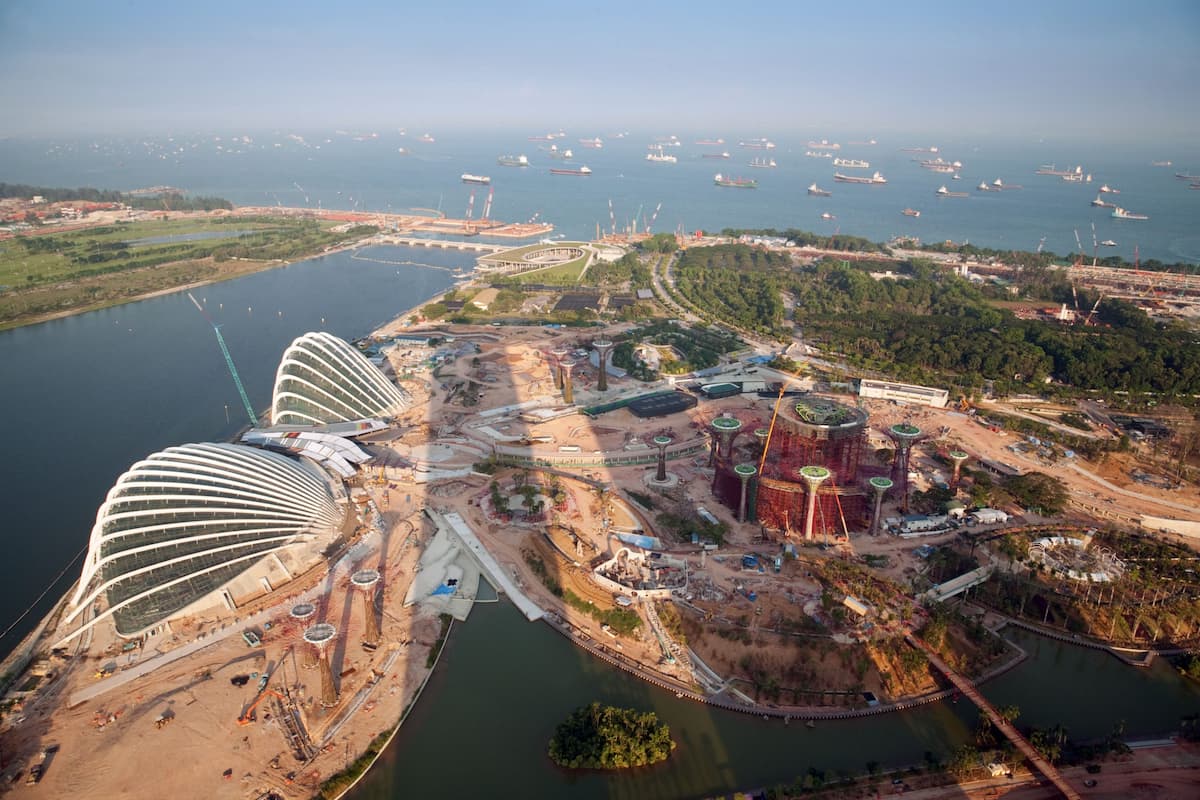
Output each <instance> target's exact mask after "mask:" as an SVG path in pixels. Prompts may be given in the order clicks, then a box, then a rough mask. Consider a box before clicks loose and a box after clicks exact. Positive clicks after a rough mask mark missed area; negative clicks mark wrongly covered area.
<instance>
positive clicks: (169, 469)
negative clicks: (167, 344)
mask: <svg viewBox="0 0 1200 800" xmlns="http://www.w3.org/2000/svg"><path fill="white" fill-rule="evenodd" d="M343 516H344V512H343V510H342V509H341V508H340V507H339V506H338V503H337V502H336V500H335V498H334V495H333V491H332V489H331V488H330V486H329V483H328V481H327V479H326V477H325V476H323V475H322V474H321V473H320V471H319V470H318V469H317V468H315V467H312V466H308V465H306V464H304V463H303V462H300V461H297V460H294V459H291V458H288V457H287V456H284V455H281V454H279V453H273V452H269V451H266V450H261V449H258V448H253V447H246V446H243V445H237V444H188V445H182V446H179V447H170V448H167V449H166V450H164V451H162V452H159V453H154V454H153V455H151V456H149V457H148V458H146V459H144V460H142V461H139V462H137V463H136V464H134V465H133V466H132V467H130V468H129V470H128V471H126V472H125V474H123V475H122V476H121V477H120V478H118V479H117V482H116V484H115V485H114V486H113V487H112V489H110V490H109V492H108V496H107V497H106V498H105V501H104V503H103V505H101V506H100V509H99V511H97V512H96V524H95V525H94V526H93V528H92V534H91V541H90V544H89V546H88V553H87V557H86V559H85V560H84V564H83V574H82V575H81V576H80V579H79V584H78V586H77V588H76V590H75V593H74V595H73V596H72V598H71V604H70V607H69V609H68V613H67V615H66V617H65V619H64V623H65V624H68V625H69V624H70V623H72V622H73V621H74V620H76V619H80V617H81V615H82V614H83V613H84V612H85V611H88V610H89V609H93V607H94V606H95V604H96V603H97V601H98V600H99V599H100V598H101V596H102V595H103V596H104V599H105V600H106V601H107V602H106V608H105V610H104V611H103V612H102V613H99V614H97V615H95V616H92V617H91V618H90V619H89V618H88V617H87V616H84V617H83V618H82V619H83V620H84V621H83V623H82V624H81V625H80V626H79V627H78V628H77V629H76V630H74V631H73V632H71V633H70V634H69V635H68V636H67V637H66V638H67V639H70V638H73V637H74V636H77V635H79V634H80V633H82V632H83V631H84V630H87V629H88V628H90V627H92V626H93V625H95V624H96V623H97V622H99V621H101V620H103V619H106V618H108V617H112V618H113V621H114V623H115V624H116V629H117V633H118V634H119V635H121V636H137V635H140V634H141V633H144V632H145V631H147V630H149V629H151V628H153V627H154V626H155V625H158V624H159V623H161V622H162V621H164V620H166V619H167V618H169V617H171V616H172V615H174V614H176V613H178V612H180V611H182V610H183V609H185V608H187V607H188V606H189V605H192V604H193V603H195V602H196V601H198V600H201V599H203V598H204V597H205V596H206V595H209V594H210V593H212V592H215V591H218V590H222V589H224V588H225V587H226V586H227V585H228V584H229V583H230V582H231V581H234V580H235V579H236V578H238V576H239V575H241V574H242V573H243V572H245V571H247V570H249V569H251V568H252V567H254V566H255V565H256V564H257V563H259V562H260V561H262V560H263V559H264V558H265V557H267V556H270V555H275V556H276V558H275V559H274V561H275V562H276V568H277V569H281V570H283V572H285V573H286V572H287V569H286V568H285V567H283V563H284V562H283V561H280V559H279V557H280V556H281V555H282V556H284V557H286V558H287V560H288V561H295V560H296V559H294V558H291V557H290V555H291V554H289V549H304V550H308V549H310V546H311V545H314V544H315V545H316V546H317V547H318V548H323V547H324V545H325V544H326V543H328V542H329V541H332V539H333V537H334V535H335V534H336V532H337V530H338V528H339V526H340V524H341V521H342V519H343ZM317 552H318V553H319V549H318V551H317ZM226 591H227V590H226ZM96 607H97V608H98V606H96ZM64 641H65V640H64Z"/></svg>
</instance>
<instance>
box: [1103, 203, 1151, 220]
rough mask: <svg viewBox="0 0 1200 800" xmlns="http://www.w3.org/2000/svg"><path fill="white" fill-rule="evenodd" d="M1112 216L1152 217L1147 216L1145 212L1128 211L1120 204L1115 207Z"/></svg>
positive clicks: (1125, 217) (1114, 217)
mask: <svg viewBox="0 0 1200 800" xmlns="http://www.w3.org/2000/svg"><path fill="white" fill-rule="evenodd" d="M1112 218H1113V219H1150V217H1148V216H1146V215H1145V214H1134V213H1133V212H1132V211H1126V210H1125V209H1123V208H1121V207H1120V206H1116V207H1115V208H1113V212H1112Z"/></svg>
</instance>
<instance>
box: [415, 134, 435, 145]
mask: <svg viewBox="0 0 1200 800" xmlns="http://www.w3.org/2000/svg"><path fill="white" fill-rule="evenodd" d="M417 141H418V142H424V143H425V144H433V143H434V142H435V141H437V140H436V139H434V138H433V137H432V136H430V135H429V134H428V133H426V134H423V135H422V136H421V138H420V139H417Z"/></svg>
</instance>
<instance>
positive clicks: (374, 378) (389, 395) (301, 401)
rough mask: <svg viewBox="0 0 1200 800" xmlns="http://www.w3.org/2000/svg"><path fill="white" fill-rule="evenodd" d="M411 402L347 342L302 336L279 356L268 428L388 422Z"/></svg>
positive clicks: (325, 336) (320, 334)
mask: <svg viewBox="0 0 1200 800" xmlns="http://www.w3.org/2000/svg"><path fill="white" fill-rule="evenodd" d="M410 404H411V398H410V397H409V396H408V393H407V392H405V391H404V390H403V389H400V388H399V387H397V386H396V385H395V384H394V383H392V382H391V381H390V380H388V378H387V376H386V375H384V374H383V373H382V372H380V370H379V368H378V367H376V366H375V365H374V364H372V363H371V362H370V361H368V360H367V358H366V356H364V355H363V354H362V353H360V352H358V350H356V349H355V348H353V347H351V346H350V345H349V344H347V343H346V342H344V341H342V340H341V339H339V338H337V337H336V336H333V335H331V334H328V333H325V332H323V331H316V332H312V333H306V334H304V335H303V336H300V337H299V338H297V339H296V340H295V341H293V342H292V343H291V344H290V345H289V346H288V348H287V350H285V351H284V353H283V359H282V360H281V361H280V362H279V369H278V370H277V371H276V372H275V389H274V391H273V392H272V395H271V424H272V425H321V424H324V423H332V422H348V421H352V420H360V419H365V418H367V417H390V416H395V415H396V414H398V413H399V412H401V411H403V410H404V409H406V408H408V407H409V405H410Z"/></svg>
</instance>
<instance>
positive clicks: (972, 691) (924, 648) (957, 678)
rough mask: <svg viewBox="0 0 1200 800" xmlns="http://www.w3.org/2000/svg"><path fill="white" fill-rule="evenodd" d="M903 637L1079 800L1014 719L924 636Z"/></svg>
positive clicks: (1036, 766) (1041, 769)
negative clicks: (981, 691)
mask: <svg viewBox="0 0 1200 800" xmlns="http://www.w3.org/2000/svg"><path fill="white" fill-rule="evenodd" d="M968 574H969V573H968ZM904 640H905V641H907V642H908V643H909V645H911V646H912V647H914V648H916V649H917V650H920V651H921V652H922V653H924V654H925V656H926V657H927V658H928V659H929V663H930V664H932V665H933V667H934V668H935V669H936V670H937V671H938V672H940V673H942V674H943V675H945V676H946V678H947V679H948V680H949V681H950V682H951V683H953V684H954V687H955V688H956V689H958V691H960V692H962V693H963V694H964V695H965V696H966V697H967V698H968V699H969V700H970V701H971V702H972V703H974V704H975V705H976V706H977V707H978V708H979V710H980V711H982V712H983V713H985V714H987V716H988V719H990V720H991V721H992V724H993V725H995V726H996V729H997V730H998V731H1000V732H1001V733H1003V734H1004V735H1005V736H1006V737H1007V738H1008V740H1009V741H1010V742H1012V743H1013V744H1014V745H1015V746H1016V748H1017V749H1018V750H1020V751H1021V754H1022V755H1023V756H1025V758H1027V759H1028V760H1029V763H1030V764H1031V765H1033V768H1034V769H1036V770H1037V771H1038V772H1040V773H1041V774H1042V776H1043V777H1045V778H1046V780H1048V781H1049V782H1050V783H1051V784H1053V786H1054V788H1055V789H1057V790H1058V792H1059V794H1061V795H1062V796H1063V797H1065V798H1067V800H1079V797H1080V795H1079V793H1078V792H1076V791H1075V790H1074V789H1073V788H1071V785H1070V784H1069V783H1067V781H1066V779H1065V778H1064V777H1063V776H1062V774H1061V773H1059V771H1058V769H1056V768H1055V766H1054V765H1053V764H1051V763H1050V762H1049V761H1047V760H1046V759H1045V758H1043V757H1042V754H1041V753H1039V752H1038V751H1037V750H1036V749H1034V747H1033V745H1031V744H1030V743H1029V741H1028V740H1027V739H1026V738H1025V737H1024V736H1022V735H1021V733H1020V731H1018V730H1017V729H1016V727H1015V726H1014V725H1013V724H1012V723H1011V722H1009V721H1008V720H1006V719H1005V718H1004V717H1002V716H1000V712H999V711H997V710H996V707H995V706H993V705H992V704H991V702H990V701H989V700H988V699H987V698H986V697H984V696H983V695H982V694H980V693H979V691H978V690H977V689H976V688H975V685H974V684H973V683H971V682H970V681H969V680H967V679H966V678H964V677H963V676H962V675H959V674H958V673H957V672H955V671H954V670H953V669H951V668H950V665H949V664H947V663H946V662H945V661H943V660H942V657H941V656H939V655H938V654H937V653H936V652H935V651H934V649H933V648H932V647H930V646H929V645H927V644H926V643H925V642H924V641H922V640H921V639H919V638H917V636H916V635H915V634H912V633H906V634H905V635H904Z"/></svg>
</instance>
